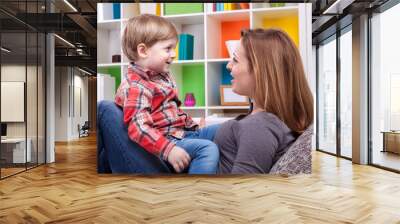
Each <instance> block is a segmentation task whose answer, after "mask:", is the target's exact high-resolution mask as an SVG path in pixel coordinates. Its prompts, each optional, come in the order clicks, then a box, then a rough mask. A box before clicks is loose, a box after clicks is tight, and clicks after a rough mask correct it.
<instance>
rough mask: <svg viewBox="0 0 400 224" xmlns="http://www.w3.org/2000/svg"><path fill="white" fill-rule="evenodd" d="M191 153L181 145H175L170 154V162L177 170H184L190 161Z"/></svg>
mask: <svg viewBox="0 0 400 224" xmlns="http://www.w3.org/2000/svg"><path fill="white" fill-rule="evenodd" d="M190 160H191V158H190V156H189V154H188V153H187V152H186V151H185V150H183V149H182V148H181V147H178V146H175V147H174V148H172V150H171V152H169V154H168V162H169V163H170V164H171V165H172V166H173V167H174V169H175V171H176V172H178V173H180V172H182V171H183V170H184V169H185V168H186V167H187V166H188V165H189V163H190Z"/></svg>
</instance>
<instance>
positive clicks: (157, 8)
mask: <svg viewBox="0 0 400 224" xmlns="http://www.w3.org/2000/svg"><path fill="white" fill-rule="evenodd" d="M165 4H170V3H121V12H120V19H113V17H112V14H110V13H111V12H110V10H112V4H111V3H99V4H98V7H103V14H104V15H100V16H98V18H100V19H99V21H98V46H101V47H99V48H98V65H97V67H98V71H99V73H112V76H114V77H116V76H119V80H116V85H119V82H120V79H121V78H123V74H125V73H126V72H127V69H128V64H129V61H128V59H127V58H126V57H125V56H124V55H123V52H122V48H121V37H122V32H123V30H124V29H125V26H126V24H127V22H128V19H129V18H131V17H134V16H136V15H139V14H140V13H152V14H156V15H161V16H163V17H164V18H166V19H168V20H169V21H171V22H172V23H173V24H174V25H175V26H176V28H177V30H178V32H179V33H188V34H191V35H193V36H194V49H193V60H178V59H176V60H175V61H174V62H173V64H172V65H171V73H172V74H173V77H174V78H175V81H176V83H177V85H178V90H179V98H180V100H181V101H182V102H184V99H185V95H186V93H192V92H193V93H194V95H195V99H196V105H195V106H194V107H185V106H183V105H182V106H183V107H182V109H183V110H185V111H187V112H188V113H189V114H190V115H191V116H193V117H203V116H210V115H212V114H217V115H218V116H219V117H220V116H223V117H234V116H236V115H237V114H239V113H245V112H246V111H247V110H248V108H249V107H248V106H222V105H221V103H220V89H219V87H220V85H221V84H227V83H228V84H229V82H230V78H231V77H230V75H229V72H227V71H226V64H227V63H228V62H229V60H230V59H229V55H228V53H227V50H226V46H225V41H226V40H239V39H240V30H241V29H243V28H270V27H274V28H280V29H282V30H284V31H286V32H287V33H288V34H289V36H290V37H291V38H292V39H293V40H294V42H295V43H296V44H297V46H298V47H299V50H300V53H301V55H302V57H303V64H304V67H305V70H306V73H310V72H311V61H310V52H311V44H309V43H311V31H310V30H311V29H312V26H311V19H310V15H311V4H309V3H305V4H297V3H290V4H288V3H286V4H284V5H283V6H280V7H271V6H277V5H271V4H269V3H249V9H234V10H229V11H217V12H215V11H212V4H213V3H202V4H203V10H202V12H201V11H199V10H198V9H199V8H198V7H197V6H196V7H194V8H196V9H194V13H186V14H182V13H184V11H182V10H180V9H178V10H177V11H176V12H177V14H172V15H165V13H164V11H165V6H166V5H165ZM185 4H192V3H182V4H181V5H182V7H184V6H185ZM196 4H199V3H196ZM99 5H102V6H99ZM175 6H176V5H175ZM193 6H194V5H193ZM278 6H279V5H278ZM196 10H197V11H196ZM170 12H171V11H170ZM114 54H120V55H121V60H122V62H118V63H112V62H111V56H112V55H114ZM117 83H118V84H117Z"/></svg>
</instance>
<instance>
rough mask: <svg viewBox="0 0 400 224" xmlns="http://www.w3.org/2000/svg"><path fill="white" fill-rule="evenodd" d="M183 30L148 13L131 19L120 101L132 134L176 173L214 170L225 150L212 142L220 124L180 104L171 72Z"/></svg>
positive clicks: (124, 41) (125, 37)
mask: <svg viewBox="0 0 400 224" xmlns="http://www.w3.org/2000/svg"><path fill="white" fill-rule="evenodd" d="M177 41H178V34H177V31H176V29H175V26H174V25H173V24H172V23H171V22H169V21H168V20H166V19H164V18H162V17H158V16H155V15H149V14H143V15H140V16H137V17H134V18H132V19H130V20H129V21H128V24H127V26H126V28H125V30H124V34H123V38H122V48H123V51H124V54H125V55H126V56H127V57H128V59H129V61H130V62H131V63H130V66H129V68H128V73H127V74H125V79H124V81H123V82H122V83H121V85H120V86H119V88H118V90H117V93H116V97H115V103H116V104H117V105H119V106H120V107H122V108H123V112H124V122H125V124H127V125H128V135H129V137H130V139H131V140H132V141H134V142H136V143H138V144H139V145H140V146H142V147H143V148H144V149H145V150H147V151H148V152H150V153H152V154H154V155H156V156H159V157H160V158H161V159H163V160H165V161H167V162H169V163H170V164H171V165H172V167H173V168H174V169H175V171H176V172H178V173H179V172H182V171H183V170H184V169H185V168H187V167H188V166H189V164H190V166H189V170H188V171H189V174H214V173H216V171H217V166H218V160H219V151H218V147H217V146H216V145H215V144H214V143H213V142H212V140H213V137H214V134H215V132H216V129H217V126H210V127H208V128H204V129H200V130H199V129H198V128H199V127H198V125H197V124H196V123H195V122H193V120H192V119H191V117H190V116H189V115H187V114H186V113H184V112H183V111H182V110H181V109H180V108H179V106H180V104H181V102H180V101H179V100H178V92H177V88H176V84H175V82H174V80H173V78H172V75H171V74H170V73H169V67H170V65H171V63H172V61H173V60H174V58H175V56H176V55H175V51H174V49H175V47H176V44H177Z"/></svg>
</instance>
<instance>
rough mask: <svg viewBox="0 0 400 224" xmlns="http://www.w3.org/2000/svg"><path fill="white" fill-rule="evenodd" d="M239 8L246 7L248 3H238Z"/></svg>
mask: <svg viewBox="0 0 400 224" xmlns="http://www.w3.org/2000/svg"><path fill="white" fill-rule="evenodd" d="M239 5H240V8H241V9H248V8H249V3H239Z"/></svg>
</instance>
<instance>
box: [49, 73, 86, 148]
mask: <svg viewBox="0 0 400 224" xmlns="http://www.w3.org/2000/svg"><path fill="white" fill-rule="evenodd" d="M55 79H56V82H55V86H56V88H55V89H56V91H55V125H56V128H55V129H56V132H55V141H70V140H73V139H77V138H79V133H78V124H80V125H81V126H82V125H83V124H84V122H85V121H87V120H88V105H89V103H88V78H87V77H84V76H83V73H81V72H80V71H79V70H77V69H73V68H71V67H56V78H55ZM79 90H80V93H79ZM79 94H80V97H79ZM79 100H81V102H79ZM80 105H81V107H82V108H81V110H82V114H81V113H80V111H79V106H80Z"/></svg>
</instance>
